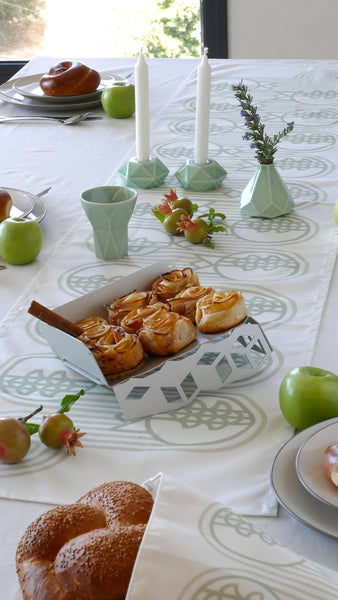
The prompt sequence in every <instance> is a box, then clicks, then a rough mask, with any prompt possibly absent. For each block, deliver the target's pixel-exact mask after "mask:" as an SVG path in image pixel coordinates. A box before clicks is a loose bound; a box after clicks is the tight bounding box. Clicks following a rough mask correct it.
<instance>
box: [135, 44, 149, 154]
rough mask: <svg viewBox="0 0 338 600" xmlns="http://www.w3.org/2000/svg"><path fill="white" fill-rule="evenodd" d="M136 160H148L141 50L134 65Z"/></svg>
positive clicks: (146, 94)
mask: <svg viewBox="0 0 338 600" xmlns="http://www.w3.org/2000/svg"><path fill="white" fill-rule="evenodd" d="M135 127H136V158H137V160H139V161H144V160H148V159H149V154H150V150H149V77H148V65H147V63H146V61H145V60H144V56H143V53H142V50H140V54H139V57H138V60H137V63H136V65H135Z"/></svg>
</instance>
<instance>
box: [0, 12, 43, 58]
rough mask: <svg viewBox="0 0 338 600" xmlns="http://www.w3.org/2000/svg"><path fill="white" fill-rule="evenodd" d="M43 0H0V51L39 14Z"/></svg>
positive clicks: (23, 31) (9, 45) (8, 45)
mask: <svg viewBox="0 0 338 600" xmlns="http://www.w3.org/2000/svg"><path fill="white" fill-rule="evenodd" d="M44 5H45V3H44V0H0V51H1V52H3V51H6V50H7V49H8V48H10V47H11V45H12V44H13V43H15V42H16V41H17V40H19V39H20V37H21V36H22V35H23V34H24V33H25V30H26V29H27V27H28V26H29V25H30V24H31V23H33V22H34V21H35V20H36V19H38V18H39V16H40V11H41V10H42V9H43V8H44Z"/></svg>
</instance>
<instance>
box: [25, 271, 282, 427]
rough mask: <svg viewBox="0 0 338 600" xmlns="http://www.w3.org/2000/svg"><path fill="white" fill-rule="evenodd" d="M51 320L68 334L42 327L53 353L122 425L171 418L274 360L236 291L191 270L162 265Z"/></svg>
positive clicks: (105, 289)
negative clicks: (109, 404) (92, 385)
mask: <svg viewBox="0 0 338 600" xmlns="http://www.w3.org/2000/svg"><path fill="white" fill-rule="evenodd" d="M32 314H34V313H32ZM54 315H56V316H57V320H60V321H61V320H66V321H67V322H70V324H71V329H72V330H71V331H68V332H67V328H66V329H65V330H63V331H62V330H61V328H59V325H60V323H59V324H47V323H48V321H47V323H46V322H43V323H42V335H43V336H44V337H45V338H46V339H47V341H48V343H49V345H50V347H51V348H52V350H53V351H54V352H55V354H56V355H57V356H58V357H59V358H61V359H62V360H63V361H64V362H65V363H66V364H67V366H69V367H71V368H72V369H75V370H76V371H77V372H79V373H81V374H83V375H85V377H87V378H89V379H90V380H92V381H94V382H96V383H97V384H99V385H105V386H108V387H110V388H111V390H112V391H113V392H114V394H115V396H116V398H117V400H118V402H119V403H120V406H121V408H122V410H123V413H124V415H125V417H126V418H127V419H135V418H140V417H144V416H147V415H151V414H157V413H160V412H166V411H168V410H173V409H175V408H178V407H182V406H184V405H186V404H188V403H189V402H191V401H193V399H194V398H195V397H196V396H197V394H198V393H199V392H200V391H212V390H215V389H219V388H221V387H223V386H225V385H228V384H230V383H232V382H234V381H239V380H242V379H247V378H249V377H251V376H252V375H254V374H255V373H256V372H257V371H259V370H260V369H261V368H262V366H263V364H264V363H265V362H266V360H267V359H268V357H269V356H270V354H271V352H272V348H271V346H270V343H269V341H268V340H267V338H266V336H265V334H264V332H263V330H262V328H261V327H260V325H259V323H257V321H255V319H253V318H252V317H250V316H249V315H248V314H247V309H246V305H245V299H244V297H243V295H242V293H241V292H240V291H236V290H215V289H213V288H212V287H211V286H207V285H202V284H201V283H200V281H199V276H198V273H196V272H194V271H193V269H191V268H190V267H184V268H176V267H175V266H173V265H170V264H168V263H166V262H164V261H160V262H158V263H155V264H153V265H151V266H150V267H147V268H145V269H140V270H139V271H137V272H136V273H133V274H132V275H129V276H127V277H124V278H122V279H120V280H119V281H118V282H114V283H112V284H109V285H107V286H104V287H102V288H100V289H99V290H96V291H94V292H91V293H89V294H86V295H84V296H82V297H81V298H78V299H76V300H72V301H71V302H68V303H67V304H64V305H62V306H60V307H58V308H57V309H55V313H54ZM35 316H37V317H38V318H40V319H41V320H42V321H44V319H43V318H42V317H41V315H39V314H35ZM53 325H54V326H53ZM69 333H71V335H70V334H69Z"/></svg>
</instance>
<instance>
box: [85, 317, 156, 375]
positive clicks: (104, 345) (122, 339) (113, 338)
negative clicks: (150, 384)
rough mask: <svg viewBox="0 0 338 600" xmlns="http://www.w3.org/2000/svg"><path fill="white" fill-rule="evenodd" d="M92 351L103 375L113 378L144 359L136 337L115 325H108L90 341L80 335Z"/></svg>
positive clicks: (141, 347) (87, 337)
mask: <svg viewBox="0 0 338 600" xmlns="http://www.w3.org/2000/svg"><path fill="white" fill-rule="evenodd" d="M79 339H80V340H82V341H83V342H84V343H85V344H86V346H87V347H88V348H89V349H90V350H91V351H92V353H93V355H94V357H95V359H96V360H97V362H98V365H99V367H100V368H101V370H102V372H103V373H104V375H109V376H114V375H118V374H121V373H125V372H126V371H130V370H131V369H133V368H134V367H136V366H137V365H139V364H140V363H141V362H142V361H143V358H144V350H143V346H142V344H141V342H140V340H139V339H138V337H137V335H135V334H133V333H128V332H126V331H124V330H123V329H122V327H118V326H116V325H110V326H109V327H108V328H107V329H106V330H105V331H104V333H103V334H102V335H100V336H97V337H95V338H93V339H91V338H90V337H89V336H88V335H87V334H84V335H80V336H79Z"/></svg>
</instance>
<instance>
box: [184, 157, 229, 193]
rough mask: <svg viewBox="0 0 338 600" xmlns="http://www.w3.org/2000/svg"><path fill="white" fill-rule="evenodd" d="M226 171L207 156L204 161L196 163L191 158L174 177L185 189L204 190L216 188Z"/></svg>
mask: <svg viewBox="0 0 338 600" xmlns="http://www.w3.org/2000/svg"><path fill="white" fill-rule="evenodd" d="M226 174H227V172H226V171H225V170H224V169H223V167H221V165H219V164H218V162H216V160H211V159H209V158H208V160H207V162H206V163H202V164H197V163H195V162H194V161H193V160H187V161H186V163H185V164H184V165H183V166H182V167H181V168H180V169H179V170H178V171H176V173H175V176H176V179H178V181H179V182H180V184H181V185H182V187H183V188H184V189H186V190H195V191H196V192H206V191H207V190H214V189H215V188H218V187H219V186H220V185H221V184H222V181H223V179H224V177H225V176H226Z"/></svg>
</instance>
